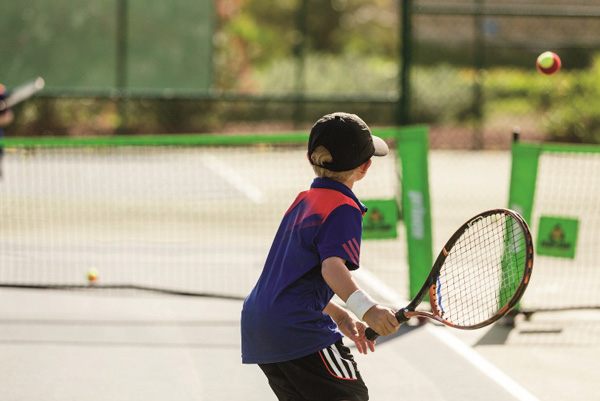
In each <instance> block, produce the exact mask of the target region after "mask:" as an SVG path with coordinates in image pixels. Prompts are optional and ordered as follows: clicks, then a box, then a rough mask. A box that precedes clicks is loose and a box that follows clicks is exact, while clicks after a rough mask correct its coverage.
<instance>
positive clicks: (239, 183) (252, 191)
mask: <svg viewBox="0 0 600 401" xmlns="http://www.w3.org/2000/svg"><path fill="white" fill-rule="evenodd" d="M201 160H202V162H203V163H204V165H205V166H206V167H208V168H209V169H210V170H211V171H212V172H213V173H215V174H216V175H218V176H220V177H221V178H223V179H224V180H225V181H227V182H228V183H229V184H231V186H233V187H234V188H235V189H237V190H238V191H240V192H241V193H243V194H244V195H246V197H248V199H250V200H251V201H253V202H254V203H262V202H263V199H264V194H263V192H262V191H261V190H260V189H258V188H257V187H256V186H254V185H252V184H251V183H250V182H248V180H246V179H244V178H243V177H242V176H241V175H240V174H239V173H238V172H237V171H236V170H234V169H232V168H231V167H230V166H228V165H227V164H225V163H224V162H223V161H222V160H221V159H219V158H218V157H215V156H213V155H209V154H203V155H202V156H201Z"/></svg>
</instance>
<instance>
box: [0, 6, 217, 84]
mask: <svg viewBox="0 0 600 401" xmlns="http://www.w3.org/2000/svg"><path fill="white" fill-rule="evenodd" d="M213 7H214V6H213V1H212V0H199V1H190V0H171V1H168V2H163V1H143V0H97V1H84V0H57V1H52V2H48V1H42V0H29V1H27V3H26V5H25V4H24V3H21V2H18V1H5V2H3V5H2V13H0V30H1V31H2V33H3V34H2V37H3V39H2V40H1V41H0V54H2V59H3V62H2V64H1V65H0V77H1V79H2V83H4V84H5V85H8V86H9V87H15V86H17V85H18V84H19V83H21V82H25V81H27V80H29V79H31V78H33V77H37V76H41V77H43V78H44V79H45V80H46V85H47V86H48V89H52V88H53V87H54V88H57V87H60V88H61V89H63V90H64V89H67V88H68V89H71V90H75V91H76V90H80V91H84V90H86V91H87V90H106V89H114V88H118V89H128V90H132V91H136V90H156V89H160V90H162V89H164V88H170V89H173V90H188V91H189V90H194V91H205V90H207V89H208V88H209V87H210V84H211V79H212V78H211V74H212V35H213V21H214V10H213Z"/></svg>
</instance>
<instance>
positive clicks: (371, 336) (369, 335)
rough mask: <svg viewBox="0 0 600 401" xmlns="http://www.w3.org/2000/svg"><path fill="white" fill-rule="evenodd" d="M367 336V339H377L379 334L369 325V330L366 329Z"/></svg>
mask: <svg viewBox="0 0 600 401" xmlns="http://www.w3.org/2000/svg"><path fill="white" fill-rule="evenodd" d="M365 336H366V337H367V340H371V341H375V340H377V338H378V337H379V334H377V332H376V331H375V330H373V329H372V328H370V327H367V331H365Z"/></svg>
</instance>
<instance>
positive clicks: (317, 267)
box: [241, 178, 367, 363]
mask: <svg viewBox="0 0 600 401" xmlns="http://www.w3.org/2000/svg"><path fill="white" fill-rule="evenodd" d="M366 210H367V209H366V208H365V206H364V205H363V204H362V203H361V202H360V201H359V200H358V198H356V196H355V195H354V193H353V192H352V190H351V189H350V188H348V187H347V186H345V185H344V184H342V183H340V182H338V181H335V180H331V179H327V178H316V179H315V180H314V182H313V183H312V185H311V188H310V189H309V190H308V191H304V192H301V193H300V194H299V195H298V197H297V198H296V200H295V201H294V203H293V204H292V205H291V206H290V208H289V209H288V211H287V212H286V213H285V216H284V217H283V219H282V221H281V225H280V226H279V230H278V231H277V234H276V236H275V239H274V241H273V244H272V246H271V250H270V252H269V255H268V257H267V260H266V262H265V266H264V269H263V271H262V274H261V276H260V278H259V279H258V282H257V283H256V286H255V287H254V289H253V290H252V291H251V292H250V295H248V297H247V298H246V300H245V301H244V307H243V310H242V323H241V330H242V362H244V363H274V362H283V361H288V360H292V359H297V358H301V357H303V356H306V355H309V354H312V353H314V352H317V351H319V350H321V349H323V348H325V347H328V346H330V345H331V344H333V343H335V342H336V341H337V340H339V339H340V338H342V333H341V332H340V331H339V329H338V327H337V325H336V324H335V322H334V321H333V319H331V317H330V316H329V315H327V314H324V313H323V309H324V308H325V307H326V306H327V304H328V303H329V301H331V298H333V295H334V293H333V291H332V290H331V288H330V287H329V286H328V285H327V283H326V282H325V280H324V279H323V276H322V275H321V264H322V263H323V261H324V260H325V259H327V258H329V257H332V256H337V257H340V258H342V259H344V260H345V261H346V266H347V267H348V268H349V269H350V270H354V269H357V268H358V266H359V260H360V243H361V237H362V218H363V215H364V213H365V212H366Z"/></svg>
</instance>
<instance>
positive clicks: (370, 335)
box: [365, 309, 408, 341]
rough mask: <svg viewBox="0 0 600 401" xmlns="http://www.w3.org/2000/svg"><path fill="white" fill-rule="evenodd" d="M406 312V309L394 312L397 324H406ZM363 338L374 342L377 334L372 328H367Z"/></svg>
mask: <svg viewBox="0 0 600 401" xmlns="http://www.w3.org/2000/svg"><path fill="white" fill-rule="evenodd" d="M406 311H408V309H403V310H399V311H398V312H396V319H397V320H398V323H400V324H402V323H406V322H408V317H406V315H405V314H404V312H406ZM365 337H367V340H371V341H375V340H376V339H377V338H378V337H379V333H377V332H376V331H375V330H373V329H372V328H370V327H367V330H366V331H365Z"/></svg>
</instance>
